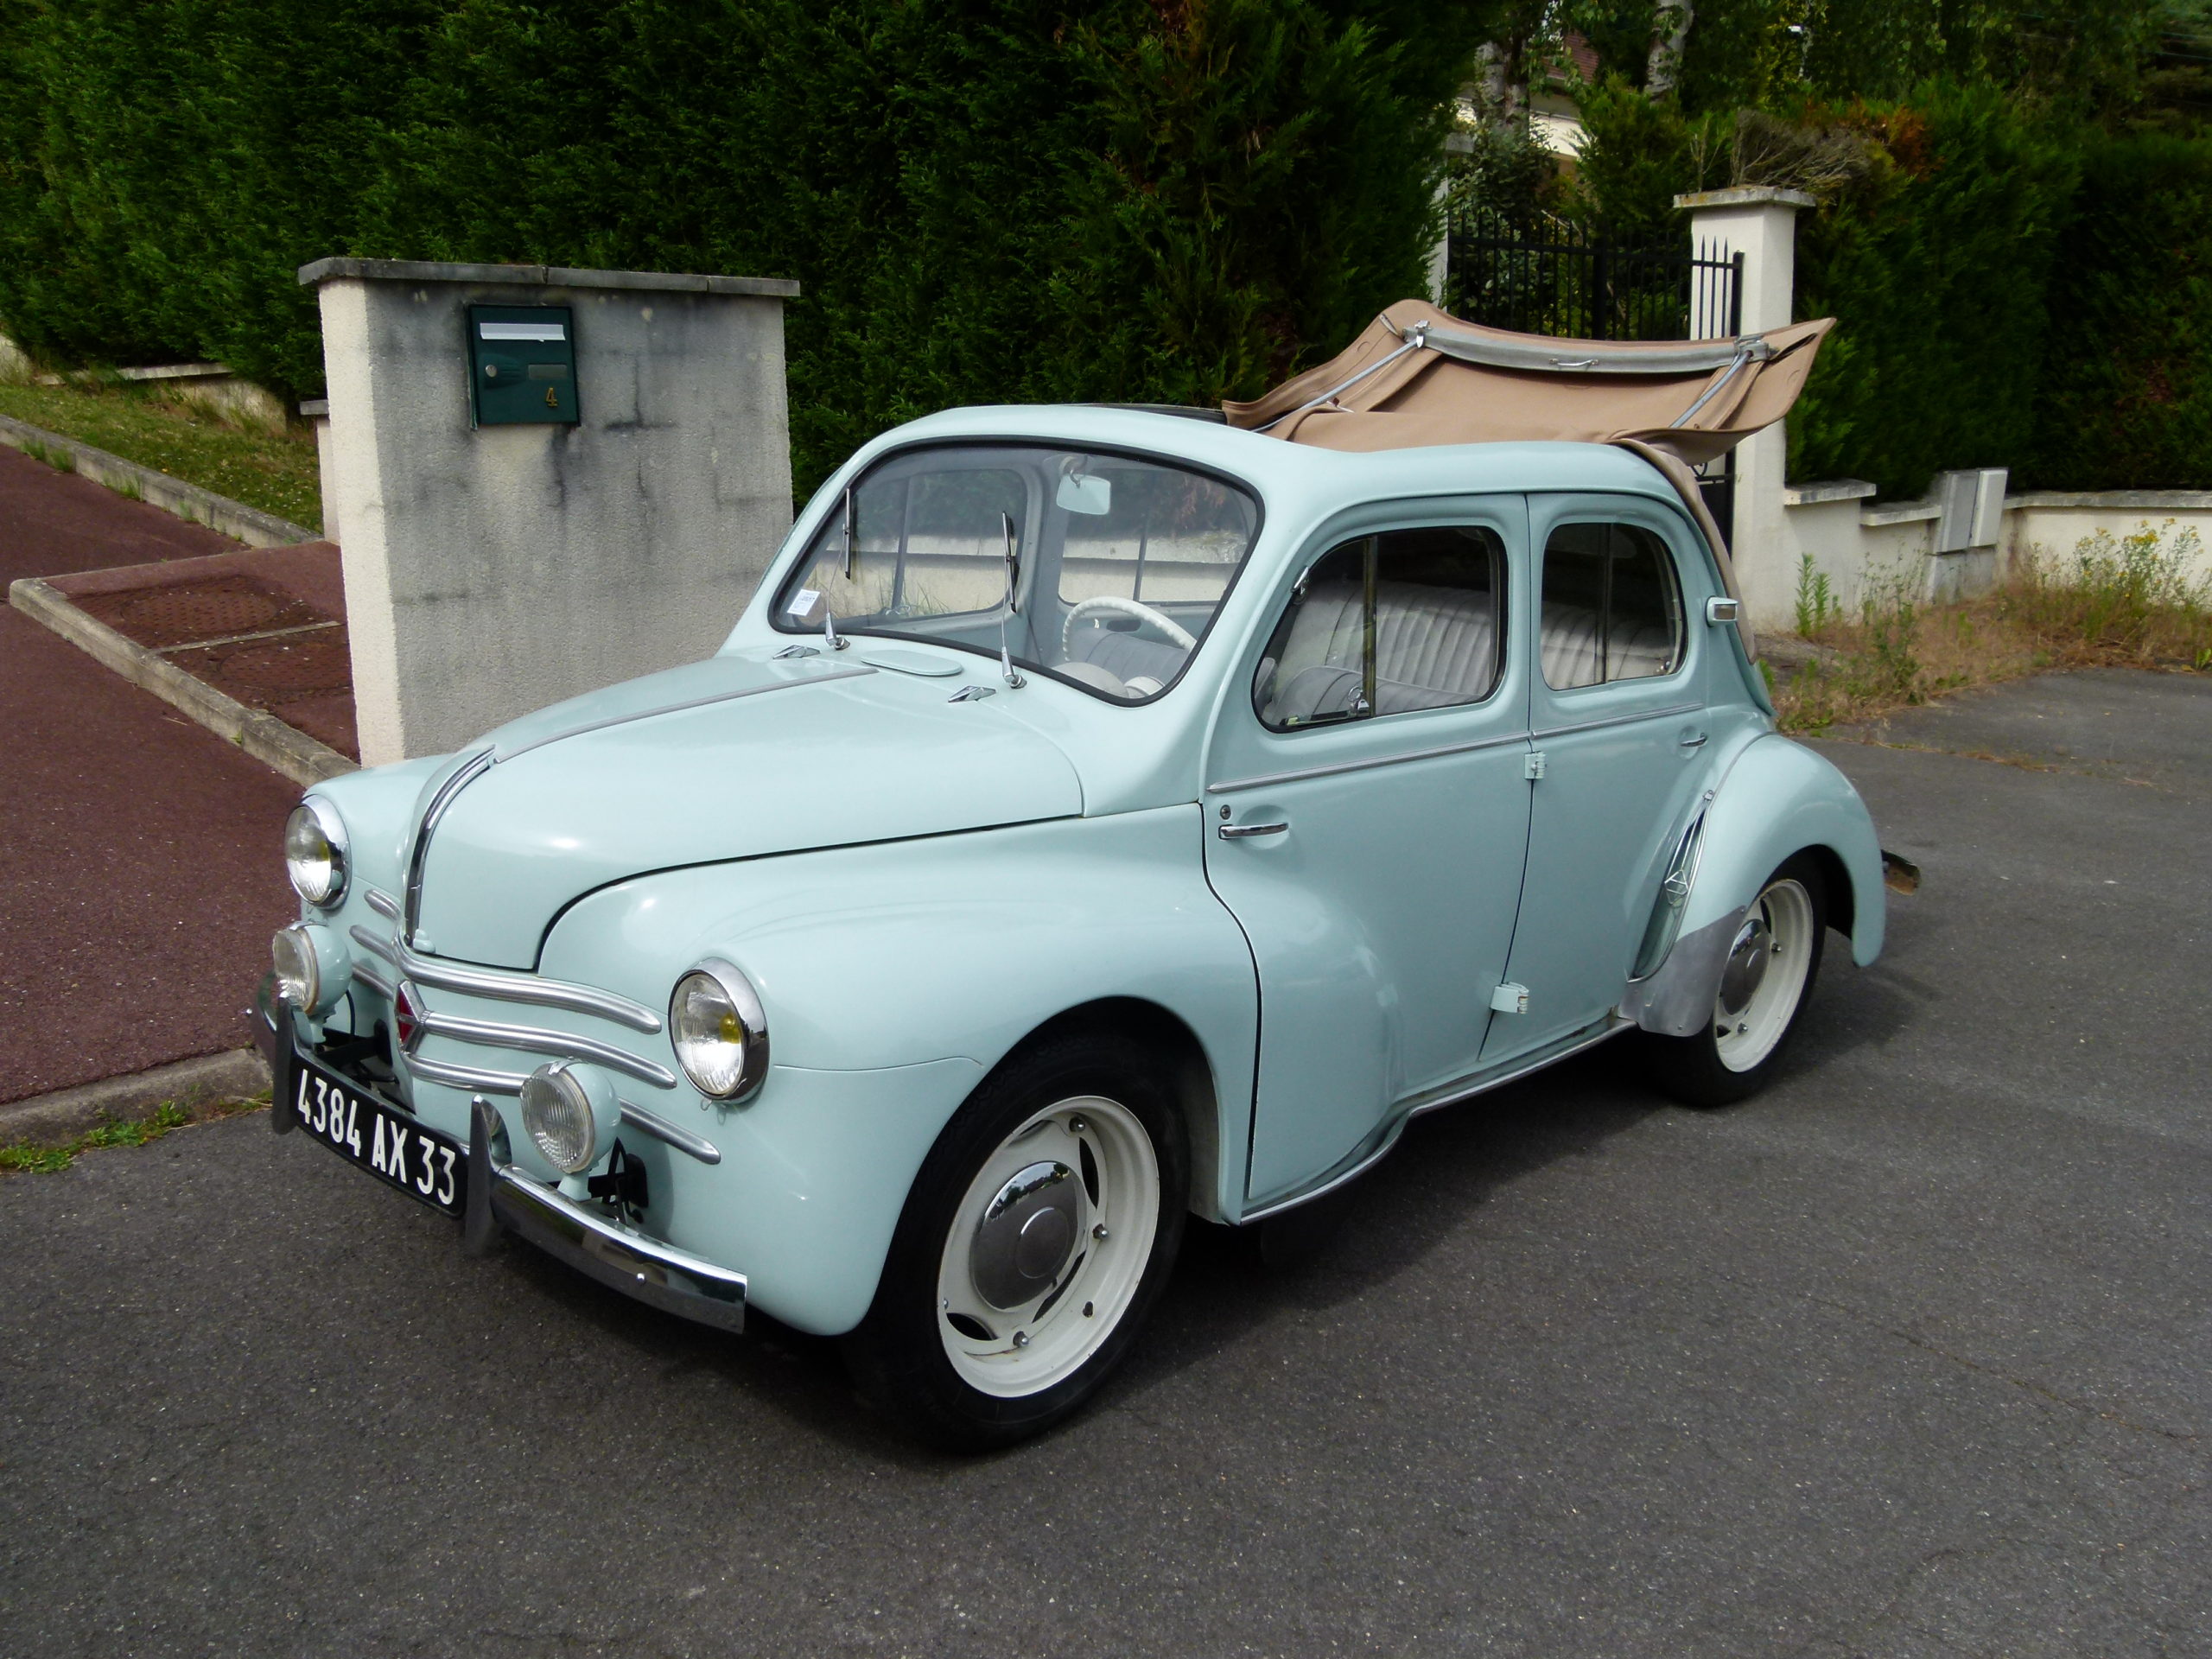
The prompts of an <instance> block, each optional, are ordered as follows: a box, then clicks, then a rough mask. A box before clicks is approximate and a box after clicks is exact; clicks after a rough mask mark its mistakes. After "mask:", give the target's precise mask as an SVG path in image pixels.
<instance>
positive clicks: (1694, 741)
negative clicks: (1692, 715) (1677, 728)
mask: <svg viewBox="0 0 2212 1659" xmlns="http://www.w3.org/2000/svg"><path fill="white" fill-rule="evenodd" d="M1707 735H1708V734H1707V733H1704V732H1684V733H1683V734H1681V736H1680V737H1678V738H1676V739H1675V742H1676V743H1677V744H1678V745H1679V746H1681V747H1683V748H1685V749H1701V748H1703V747H1705V740H1706V738H1707Z"/></svg>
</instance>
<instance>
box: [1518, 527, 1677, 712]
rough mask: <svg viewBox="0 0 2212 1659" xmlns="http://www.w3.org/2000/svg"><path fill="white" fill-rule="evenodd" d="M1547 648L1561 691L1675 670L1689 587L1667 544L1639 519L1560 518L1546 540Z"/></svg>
mask: <svg viewBox="0 0 2212 1659" xmlns="http://www.w3.org/2000/svg"><path fill="white" fill-rule="evenodd" d="M1541 616H1542V621H1541V656H1542V658H1543V669H1544V683H1545V684H1546V685H1548V686H1549V687H1551V689H1552V690H1554V691H1567V690H1573V689H1574V688H1575V687H1577V686H1584V685H1604V684H1606V683H1610V682H1611V681H1614V680H1640V679H1649V678H1650V677H1653V676H1654V675H1659V674H1671V673H1673V672H1674V671H1675V669H1676V668H1678V667H1680V666H1681V660H1682V594H1681V587H1680V585H1679V584H1678V583H1677V582H1675V561H1674V558H1673V556H1671V555H1670V554H1669V552H1668V551H1667V544H1666V543H1665V542H1663V541H1662V540H1661V539H1660V538H1659V537H1657V536H1656V535H1654V534H1653V533H1652V532H1651V531H1648V530H1645V529H1644V528H1643V526H1641V525H1639V524H1561V525H1560V526H1559V528H1558V529H1556V530H1554V531H1552V534H1551V539H1550V541H1548V543H1545V545H1544V593H1543V607H1542V612H1541Z"/></svg>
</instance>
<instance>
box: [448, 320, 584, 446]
mask: <svg viewBox="0 0 2212 1659" xmlns="http://www.w3.org/2000/svg"><path fill="white" fill-rule="evenodd" d="M468 365H469V373H468V383H469V384H468V391H469V408H470V410H472V411H473V413H474V416H475V422H476V424H477V425H479V426H525V425H537V424H543V423H554V424H557V425H562V426H574V425H575V423H576V421H577V419H578V416H577V413H576V341H575V318H574V317H573V316H572V315H571V314H570V312H569V308H568V307H567V306H565V305H528V306H525V305H472V306H470V307H469V308H468Z"/></svg>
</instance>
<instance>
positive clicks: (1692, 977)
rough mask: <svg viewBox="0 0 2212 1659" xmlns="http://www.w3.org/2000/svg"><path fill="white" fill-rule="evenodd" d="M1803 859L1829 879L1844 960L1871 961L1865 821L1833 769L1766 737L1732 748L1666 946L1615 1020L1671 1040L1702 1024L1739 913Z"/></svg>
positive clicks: (1872, 899)
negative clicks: (1844, 942)
mask: <svg viewBox="0 0 2212 1659" xmlns="http://www.w3.org/2000/svg"><path fill="white" fill-rule="evenodd" d="M1806 851H1810V852H1812V853H1813V854H1814V855H1815V858H1816V860H1817V861H1819V863H1820V864H1821V868H1822V874H1823V875H1824V876H1825V877H1826V880H1827V888H1828V893H1827V907H1828V919H1829V923H1830V925H1833V926H1834V927H1835V928H1837V929H1838V930H1839V931H1841V932H1843V933H1846V934H1847V935H1848V936H1849V938H1850V939H1851V956H1852V960H1853V962H1856V963H1858V964H1859V966H1860V967H1862V968H1863V967H1865V966H1866V965H1867V964H1868V963H1872V961H1873V960H1874V959H1875V958H1876V957H1878V956H1879V955H1880V954H1881V950H1882V934H1883V925H1884V920H1885V914H1884V907H1883V887H1882V854H1881V848H1880V846H1879V844H1878V842H1877V840H1876V837H1875V833H1874V823H1873V819H1872V817H1870V816H1868V814H1867V811H1866V803H1865V802H1863V801H1861V800H1860V799H1859V791H1857V790H1855V789H1853V787H1852V786H1851V781H1850V779H1847V778H1846V777H1845V776H1844V775H1843V774H1842V772H1839V771H1838V770H1836V768H1835V767H1834V766H1832V765H1830V764H1829V762H1828V761H1827V760H1824V759H1822V758H1821V756H1820V755H1817V754H1815V753H1813V752H1812V751H1811V750H1810V749H1808V748H1806V747H1803V746H1802V745H1801V744H1797V743H1793V742H1791V741H1789V739H1788V738H1786V737H1783V736H1780V735H1778V734H1768V735H1765V736H1763V737H1760V738H1757V739H1755V740H1753V741H1751V743H1749V744H1747V745H1746V746H1745V747H1744V748H1743V749H1741V750H1740V751H1738V753H1737V754H1736V755H1735V757H1734V760H1733V762H1732V764H1731V765H1729V766H1727V768H1726V772H1724V773H1723V775H1722V777H1721V779H1720V781H1719V784H1718V785H1715V787H1714V789H1713V795H1712V798H1711V800H1710V801H1709V802H1708V803H1707V805H1706V809H1705V822H1704V832H1703V835H1702V836H1701V837H1700V841H1699V842H1698V845H1697V848H1696V852H1695V856H1694V866H1693V868H1694V874H1693V876H1692V879H1691V883H1690V887H1689V891H1688V895H1687V897H1686V898H1685V899H1684V901H1683V912H1682V917H1681V925H1680V926H1679V927H1678V928H1677V929H1676V931H1675V943H1674V946H1673V949H1672V950H1669V952H1668V954H1667V956H1666V957H1665V959H1664V960H1663V961H1662V963H1660V964H1659V966H1658V967H1657V968H1656V969H1655V970H1654V971H1652V972H1651V973H1650V974H1649V975H1648V976H1646V977H1644V978H1643V979H1639V980H1637V981H1635V982H1632V983H1631V984H1630V986H1629V990H1628V995H1627V997H1626V998H1625V999H1624V1001H1623V1003H1622V1012H1623V1013H1624V1014H1627V1015H1628V1016H1629V1017H1630V1018H1631V1019H1633V1020H1636V1021H1637V1024H1638V1025H1640V1026H1642V1027H1643V1028H1644V1029H1645V1030H1647V1031H1656V1032H1660V1033H1664V1034H1666V1035H1668V1036H1675V1037H1679V1036H1685V1035H1687V1034H1688V1033H1690V1032H1692V1031H1694V1030H1695V1029H1697V1027H1699V1026H1700V1024H1701V1023H1703V1022H1704V1021H1705V1020H1708V1019H1710V1018H1711V1017H1712V1012H1713V995H1714V991H1715V988H1716V987H1718V986H1719V982H1720V969H1721V965H1722V963H1724V962H1726V958H1727V955H1728V947H1729V945H1730V944H1731V943H1732V941H1733V939H1734V938H1735V934H1736V931H1737V929H1738V926H1739V925H1741V923H1742V920H1743V917H1744V912H1745V910H1746V909H1747V908H1748V907H1749V906H1750V905H1751V901H1752V900H1753V899H1756V898H1758V893H1759V889H1760V887H1762V886H1764V884H1765V882H1766V880H1767V878H1768V877H1769V876H1770V875H1772V874H1774V872H1775V871H1776V870H1777V869H1779V868H1781V867H1782V865H1783V863H1785V862H1787V861H1789V859H1790V858H1791V857H1793V856H1794V855H1796V854H1798V853H1801V852H1806ZM1661 902H1662V903H1664V902H1665V900H1664V899H1663V898H1662V900H1661Z"/></svg>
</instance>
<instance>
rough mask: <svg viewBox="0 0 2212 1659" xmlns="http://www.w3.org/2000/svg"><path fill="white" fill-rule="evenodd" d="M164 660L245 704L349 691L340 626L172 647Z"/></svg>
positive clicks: (275, 705) (273, 705) (276, 704)
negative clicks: (275, 636) (282, 635)
mask: <svg viewBox="0 0 2212 1659" xmlns="http://www.w3.org/2000/svg"><path fill="white" fill-rule="evenodd" d="M168 659H169V660H170V661H171V662H173V663H175V664H176V665H177V666H178V667H179V668H181V669H182V670H183V671H185V672H186V673H188V674H189V675H191V676H192V677H194V679H198V680H203V681H205V682H206V683H207V684H209V685H212V686H213V687H214V688H215V689H216V690H218V691H221V692H223V693H225V694H226V695H227V696H233V697H236V698H237V699H238V701H239V702H242V703H245V705H246V706H247V707H248V708H251V709H269V710H270V711H272V712H273V711H275V710H276V709H279V708H281V707H282V706H283V704H285V703H287V702H292V701H294V700H295V699H297V698H301V697H325V696H340V695H343V694H346V693H350V692H351V691H352V690H353V662H352V659H351V658H350V657H349V656H348V655H347V652H346V630H345V629H343V628H326V629H323V630H322V631H321V632H316V633H308V634H300V635H296V636H295V637H294V638H292V639H258V640H251V641H243V642H241V643H239V644H237V645H203V646H198V647H194V648H193V649H189V650H185V651H173V652H169V653H168Z"/></svg>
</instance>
